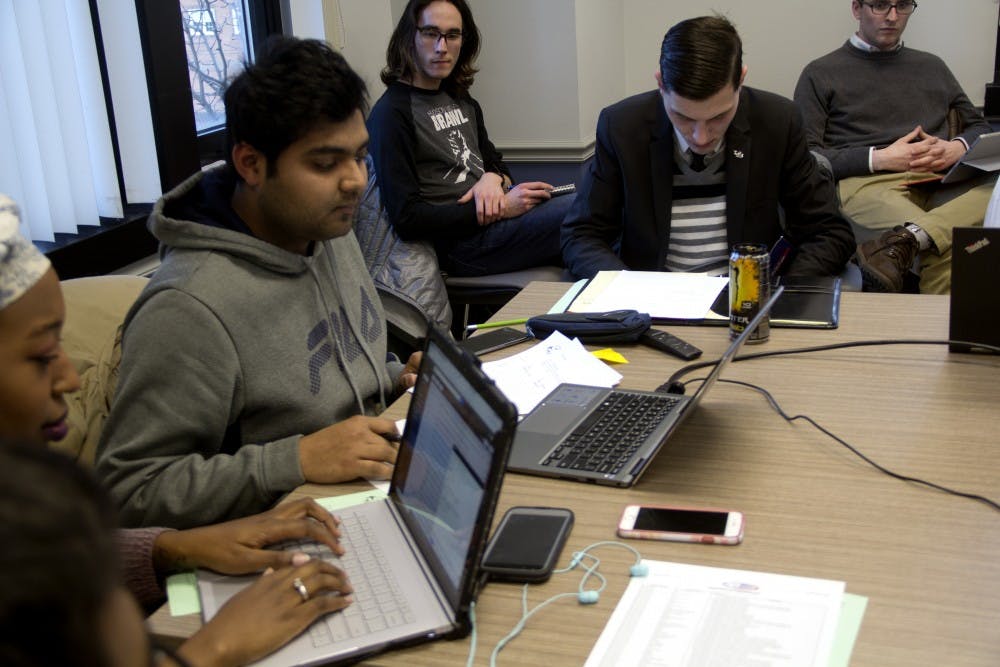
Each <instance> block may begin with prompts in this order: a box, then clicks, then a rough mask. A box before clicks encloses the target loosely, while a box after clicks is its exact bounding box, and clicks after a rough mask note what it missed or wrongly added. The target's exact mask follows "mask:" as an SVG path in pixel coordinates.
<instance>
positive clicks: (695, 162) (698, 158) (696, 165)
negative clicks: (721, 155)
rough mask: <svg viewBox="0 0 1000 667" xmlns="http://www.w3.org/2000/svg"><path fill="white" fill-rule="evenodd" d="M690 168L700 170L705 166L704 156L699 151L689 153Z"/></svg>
mask: <svg viewBox="0 0 1000 667" xmlns="http://www.w3.org/2000/svg"><path fill="white" fill-rule="evenodd" d="M691 168H692V169H694V170H695V171H702V170H703V169H704V168H705V156H704V155H702V154H701V153H695V152H692V153H691Z"/></svg>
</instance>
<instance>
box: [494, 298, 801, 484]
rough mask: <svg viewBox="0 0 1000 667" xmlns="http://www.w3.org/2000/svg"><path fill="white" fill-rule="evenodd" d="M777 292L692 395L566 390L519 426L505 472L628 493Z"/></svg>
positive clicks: (555, 391) (549, 398)
mask: <svg viewBox="0 0 1000 667" xmlns="http://www.w3.org/2000/svg"><path fill="white" fill-rule="evenodd" d="M783 290H784V288H783V287H779V288H777V289H776V290H775V291H774V294H773V295H772V296H771V298H770V299H769V300H768V301H767V302H766V303H765V304H764V305H763V306H762V307H761V309H760V311H759V312H758V313H757V316H756V317H755V318H754V319H753V320H752V321H751V322H750V325H749V326H747V327H746V329H744V330H743V333H742V334H741V335H740V336H739V337H737V338H736V339H735V340H734V341H733V342H732V343H731V344H730V345H729V349H727V350H726V352H725V353H724V354H723V355H722V357H720V358H719V361H718V362H717V363H716V364H715V367H714V368H713V369H712V372H711V373H709V375H708V377H707V378H706V379H705V381H704V382H702V383H701V386H699V387H698V391H696V392H695V393H694V395H692V396H686V395H683V394H669V393H661V392H651V391H632V390H622V389H607V388H603V387H587V386H583V385H576V384H561V385H559V386H558V387H556V388H555V389H553V390H552V393H550V394H549V395H548V396H547V397H546V398H545V399H544V400H543V401H542V402H541V403H539V404H538V406H537V407H535V409H534V410H532V411H531V412H530V413H529V414H528V415H527V416H526V417H525V418H524V419H523V420H522V421H521V423H520V424H518V427H517V435H516V436H515V437H514V446H513V449H512V451H511V455H510V460H509V462H508V464H507V469H508V470H512V471H516V472H523V473H527V474H530V475H541V476H544V477H559V478H563V479H571V480H575V481H579V482H594V483H597V484H606V485H610V486H631V485H633V484H635V483H636V481H637V480H638V479H639V477H640V476H641V475H642V473H643V472H644V471H645V470H646V468H647V467H648V466H649V464H650V463H651V462H652V460H653V458H654V457H655V456H656V454H657V452H659V451H660V448H661V447H663V445H664V444H665V443H666V442H667V440H668V439H669V438H670V436H671V435H672V434H673V433H674V431H676V430H677V427H678V426H680V424H681V423H682V422H683V421H684V420H685V419H686V418H687V417H688V415H690V414H691V413H692V412H694V409H695V407H696V406H697V405H698V403H699V402H700V401H701V399H702V398H703V397H704V396H705V394H706V393H708V390H709V389H711V387H712V385H713V384H715V381H716V379H717V378H718V377H719V374H720V373H722V369H723V368H725V367H726V365H727V364H728V363H729V362H730V361H732V359H733V357H735V356H736V353H737V352H739V350H740V348H741V347H742V346H743V343H744V342H745V341H746V339H747V338H748V337H749V335H750V332H752V331H753V330H754V329H755V328H756V327H757V324H758V323H760V321H761V320H762V319H763V318H764V316H765V315H767V314H768V313H769V312H770V310H771V308H772V307H773V306H774V303H775V302H776V301H777V300H778V297H779V296H781V293H782V291H783Z"/></svg>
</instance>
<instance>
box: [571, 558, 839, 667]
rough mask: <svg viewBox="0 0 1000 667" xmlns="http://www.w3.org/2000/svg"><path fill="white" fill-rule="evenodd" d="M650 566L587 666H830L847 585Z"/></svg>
mask: <svg viewBox="0 0 1000 667" xmlns="http://www.w3.org/2000/svg"><path fill="white" fill-rule="evenodd" d="M645 563H646V565H648V566H649V574H648V576H646V577H633V578H632V580H631V582H630V583H629V585H628V588H627V589H626V590H625V594H624V595H623V596H622V599H621V601H620V602H619V603H618V606H617V607H616V608H615V611H614V613H613V614H612V615H611V620H610V621H608V624H607V626H606V627H605V628H604V632H603V633H601V636H600V638H599V639H598V640H597V644H596V645H595V646H594V650H593V651H592V652H591V654H590V657H589V658H588V659H587V662H586V665H585V667H612V666H614V665H644V667H667V666H669V667H726V666H729V665H754V667H827V664H828V661H829V659H830V653H831V649H832V647H833V642H834V637H835V635H836V631H837V622H838V619H839V617H840V610H841V600H842V598H843V595H844V583H843V582H841V581H829V580H826V579H809V578H805V577H793V576H787V575H781V574H769V573H765V572H751V571H747V570H729V569H722V568H714V567H704V566H700V565H685V564H681V563H668V562H663V561H645Z"/></svg>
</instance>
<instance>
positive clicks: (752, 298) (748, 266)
mask: <svg viewBox="0 0 1000 667" xmlns="http://www.w3.org/2000/svg"><path fill="white" fill-rule="evenodd" d="M770 296H771V272H770V256H769V254H768V251H767V246H766V245H764V244H763V243H737V244H736V245H734V246H733V251H732V253H731V254H730V255H729V337H730V338H732V339H735V338H737V337H739V335H740V334H741V333H743V330H744V329H745V328H746V326H747V325H748V324H750V321H751V320H753V318H754V317H756V316H757V313H758V312H759V311H760V307H761V306H762V305H764V304H765V303H767V300H768V298H770ZM770 336H771V322H770V318H769V317H765V318H764V319H763V320H762V321H761V323H760V324H758V325H757V328H756V329H755V330H754V331H753V332H751V333H750V337H749V338H747V341H746V342H748V343H763V342H765V341H766V340H767V339H768V338H769V337H770Z"/></svg>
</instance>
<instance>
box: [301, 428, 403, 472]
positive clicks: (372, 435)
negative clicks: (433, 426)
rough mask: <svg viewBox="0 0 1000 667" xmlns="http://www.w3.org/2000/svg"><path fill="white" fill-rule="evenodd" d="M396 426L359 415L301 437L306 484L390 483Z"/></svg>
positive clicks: (302, 463)
mask: <svg viewBox="0 0 1000 667" xmlns="http://www.w3.org/2000/svg"><path fill="white" fill-rule="evenodd" d="M398 438H399V434H398V433H396V424H395V422H393V421H392V420H389V419H383V418H381V417H364V416H361V415H357V416H354V417H351V418H349V419H345V420H344V421H342V422H338V423H336V424H334V425H333V426H327V427H326V428H324V429H321V430H319V431H316V432H315V433H310V434H309V435H304V436H302V439H301V440H299V462H300V464H301V466H302V474H303V475H305V478H306V481H308V482H317V483H320V484H333V483H336V482H346V481H349V480H352V479H357V478H358V477H364V478H365V479H389V478H390V477H392V467H393V464H395V462H396V446H395V444H394V442H393V441H394V440H397V439H398Z"/></svg>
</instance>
